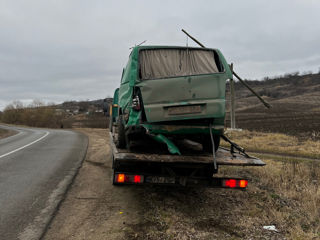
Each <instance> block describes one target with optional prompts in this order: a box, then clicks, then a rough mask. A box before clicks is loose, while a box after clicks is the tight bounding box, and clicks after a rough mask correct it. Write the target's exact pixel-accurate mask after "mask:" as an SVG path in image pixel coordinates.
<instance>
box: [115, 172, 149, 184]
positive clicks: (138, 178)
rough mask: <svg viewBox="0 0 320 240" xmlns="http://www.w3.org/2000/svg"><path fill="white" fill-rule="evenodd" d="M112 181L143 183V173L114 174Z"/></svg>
mask: <svg viewBox="0 0 320 240" xmlns="http://www.w3.org/2000/svg"><path fill="white" fill-rule="evenodd" d="M114 181H115V182H116V183H143V181H144V177H143V175H129V174H124V173H117V174H115V179H114Z"/></svg>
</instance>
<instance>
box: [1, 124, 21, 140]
mask: <svg viewBox="0 0 320 240" xmlns="http://www.w3.org/2000/svg"><path fill="white" fill-rule="evenodd" d="M15 134H17V132H16V131H12V130H9V129H3V128H1V127H0V139H1V138H6V137H10V136H12V135H15Z"/></svg>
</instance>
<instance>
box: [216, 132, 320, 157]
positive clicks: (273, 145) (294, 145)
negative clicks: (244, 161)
mask: <svg viewBox="0 0 320 240" xmlns="http://www.w3.org/2000/svg"><path fill="white" fill-rule="evenodd" d="M227 136H228V137H229V138H230V139H231V140H233V141H234V142H236V143H237V144H239V145H240V146H242V147H244V148H245V149H246V150H247V151H252V152H263V153H277V154H285V155H291V156H298V157H310V158H319V159H320V141H316V140H311V139H310V140H306V141H302V140H300V139H298V138H297V137H294V136H288V135H285V134H281V133H262V132H255V131H248V130H243V131H232V132H228V133H227ZM221 145H223V146H227V145H228V144H227V143H226V142H224V141H222V143H221Z"/></svg>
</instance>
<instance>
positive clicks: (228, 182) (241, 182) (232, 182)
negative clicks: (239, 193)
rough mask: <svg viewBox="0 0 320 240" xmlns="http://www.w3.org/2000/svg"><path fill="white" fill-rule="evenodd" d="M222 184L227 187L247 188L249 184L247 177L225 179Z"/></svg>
mask: <svg viewBox="0 0 320 240" xmlns="http://www.w3.org/2000/svg"><path fill="white" fill-rule="evenodd" d="M222 186H223V187H226V188H246V187H247V186H248V180H245V179H232V178H231V179H224V180H223V181H222Z"/></svg>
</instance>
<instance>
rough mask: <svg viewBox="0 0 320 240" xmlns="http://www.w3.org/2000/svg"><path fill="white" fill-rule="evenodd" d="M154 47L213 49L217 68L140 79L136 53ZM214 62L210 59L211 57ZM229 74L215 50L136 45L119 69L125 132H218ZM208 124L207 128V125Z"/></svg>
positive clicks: (118, 93) (118, 92)
mask: <svg viewBox="0 0 320 240" xmlns="http://www.w3.org/2000/svg"><path fill="white" fill-rule="evenodd" d="M148 49H151V50H154V49H182V50H187V49H192V50H197V49H199V50H200V49H201V50H202V51H203V50H207V51H213V52H214V54H215V58H216V56H217V58H216V59H215V61H216V63H217V64H219V67H220V71H219V72H216V73H209V74H198V75H188V76H174V77H167V78H158V79H148V80H142V79H141V74H139V71H140V63H139V54H140V52H141V51H142V50H148ZM213 61H214V60H213ZM227 79H232V73H231V69H230V67H229V65H228V64H227V62H226V60H225V58H224V56H223V55H222V53H221V52H220V51H219V50H218V49H209V48H187V47H175V46H172V47H171V46H170V47H169V46H136V47H134V48H133V49H132V52H131V54H130V56H129V61H128V63H127V65H126V67H125V68H124V69H123V73H122V78H121V84H120V88H119V90H116V92H115V95H116V101H114V104H117V105H118V111H119V115H122V116H123V118H122V121H123V124H124V128H125V129H126V131H129V132H130V129H135V130H136V129H140V128H141V129H144V130H145V131H146V133H148V134H153V135H157V134H162V135H164V136H167V137H171V136H172V137H174V136H179V135H182V136H187V135H188V136H190V137H191V139H192V136H199V134H200V135H201V134H205V135H207V136H208V135H209V134H210V131H209V129H212V133H213V134H215V135H221V134H222V133H223V129H224V120H225V87H226V80H227ZM136 95H138V96H139V99H140V102H141V108H140V109H139V110H136V109H134V108H133V107H132V106H133V99H134V97H135V96H136ZM209 125H211V127H209Z"/></svg>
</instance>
